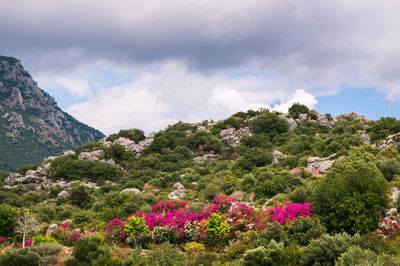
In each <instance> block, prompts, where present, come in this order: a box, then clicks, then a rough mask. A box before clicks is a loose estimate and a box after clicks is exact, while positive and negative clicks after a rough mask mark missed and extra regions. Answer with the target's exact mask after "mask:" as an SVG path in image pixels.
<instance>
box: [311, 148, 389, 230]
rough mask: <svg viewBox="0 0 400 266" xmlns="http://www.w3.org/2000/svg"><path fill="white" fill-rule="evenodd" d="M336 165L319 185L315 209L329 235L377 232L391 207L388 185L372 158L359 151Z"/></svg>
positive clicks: (314, 204)
mask: <svg viewBox="0 0 400 266" xmlns="http://www.w3.org/2000/svg"><path fill="white" fill-rule="evenodd" d="M354 154H357V155H356V156H354V155H350V156H349V157H348V158H346V159H345V160H342V161H339V162H337V163H336V164H335V165H334V166H333V167H332V168H331V169H330V171H329V172H328V175H327V176H326V177H325V178H323V179H322V180H321V182H319V183H318V184H317V185H316V188H315V191H314V193H313V196H312V198H313V201H312V202H313V207H314V209H315V212H316V214H319V215H320V217H321V221H322V222H323V223H324V225H325V226H326V227H327V229H328V232H342V231H345V232H348V233H352V234H354V233H356V232H360V233H366V232H370V231H372V230H374V229H376V228H377V226H378V222H379V220H380V216H381V212H382V211H383V210H384V209H385V208H386V206H387V204H388V198H387V196H386V193H387V192H388V188H387V182H386V180H385V178H384V177H383V176H382V174H381V172H380V171H379V170H378V168H376V166H375V165H374V164H373V162H372V161H371V162H366V160H362V159H360V158H362V156H364V157H365V158H366V159H367V160H368V158H369V157H371V158H372V159H371V160H373V158H374V157H373V155H371V154H369V155H368V153H367V152H365V153H363V152H362V149H359V150H356V152H355V153H354Z"/></svg>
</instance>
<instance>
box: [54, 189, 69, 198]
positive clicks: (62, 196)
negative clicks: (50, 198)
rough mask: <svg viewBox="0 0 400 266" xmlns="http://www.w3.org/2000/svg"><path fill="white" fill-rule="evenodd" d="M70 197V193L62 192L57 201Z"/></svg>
mask: <svg viewBox="0 0 400 266" xmlns="http://www.w3.org/2000/svg"><path fill="white" fill-rule="evenodd" d="M68 196H69V193H68V191H66V190H63V191H61V192H60V193H58V195H57V199H64V198H66V197H68Z"/></svg>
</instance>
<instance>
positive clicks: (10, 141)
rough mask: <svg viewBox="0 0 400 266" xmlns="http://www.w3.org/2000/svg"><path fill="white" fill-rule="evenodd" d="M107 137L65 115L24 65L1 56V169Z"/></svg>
mask: <svg viewBox="0 0 400 266" xmlns="http://www.w3.org/2000/svg"><path fill="white" fill-rule="evenodd" d="M103 137H104V134H103V133H101V132H100V131H98V130H96V129H94V128H92V127H90V126H88V125H86V124H83V123H81V122H79V121H78V120H76V119H75V118H73V117H72V116H71V115H69V114H67V113H66V112H63V111H62V110H61V109H60V108H59V107H58V106H57V103H56V101H55V100H54V98H53V97H51V96H50V95H49V94H48V93H46V92H45V91H43V90H42V89H40V88H39V87H38V85H37V83H36V82H35V81H34V80H33V78H32V77H31V75H30V74H29V73H28V72H27V71H26V70H25V69H24V68H23V66H22V65H21V62H20V61H19V60H17V59H15V58H13V57H6V56H0V169H4V170H12V169H14V168H16V167H18V166H20V165H23V164H27V163H40V162H41V161H42V160H43V158H45V157H47V156H49V155H54V154H60V153H61V152H62V151H63V150H67V149H72V148H74V147H77V146H79V145H82V144H83V143H85V142H92V141H97V140H99V139H101V138H103Z"/></svg>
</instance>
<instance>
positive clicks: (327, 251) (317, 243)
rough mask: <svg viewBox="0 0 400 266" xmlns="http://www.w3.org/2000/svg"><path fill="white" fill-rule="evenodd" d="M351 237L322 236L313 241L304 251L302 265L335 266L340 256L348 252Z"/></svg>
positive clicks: (346, 235)
mask: <svg viewBox="0 0 400 266" xmlns="http://www.w3.org/2000/svg"><path fill="white" fill-rule="evenodd" d="M350 243H351V237H350V236H349V235H348V234H346V233H344V234H337V235H334V236H331V235H327V234H325V235H322V236H321V238H318V239H315V240H312V241H311V243H310V244H309V245H308V246H307V248H306V249H305V250H304V253H303V255H302V257H301V261H300V265H334V263H335V261H336V260H337V259H338V258H339V257H340V255H341V254H342V253H344V252H346V251H347V249H348V248H349V246H350Z"/></svg>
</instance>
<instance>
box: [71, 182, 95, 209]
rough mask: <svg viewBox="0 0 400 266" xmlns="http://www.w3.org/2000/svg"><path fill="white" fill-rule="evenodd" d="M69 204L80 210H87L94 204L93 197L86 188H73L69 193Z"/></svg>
mask: <svg viewBox="0 0 400 266" xmlns="http://www.w3.org/2000/svg"><path fill="white" fill-rule="evenodd" d="M67 200H68V202H69V203H71V204H72V205H75V206H78V207H80V208H87V207H89V206H90V204H91V203H92V196H91V195H90V194H89V191H88V188H86V187H85V186H78V187H73V188H72V189H70V191H69V196H68V199H67Z"/></svg>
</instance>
